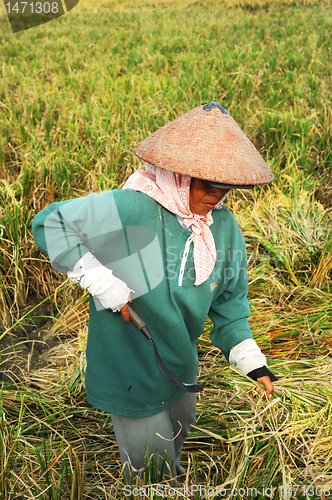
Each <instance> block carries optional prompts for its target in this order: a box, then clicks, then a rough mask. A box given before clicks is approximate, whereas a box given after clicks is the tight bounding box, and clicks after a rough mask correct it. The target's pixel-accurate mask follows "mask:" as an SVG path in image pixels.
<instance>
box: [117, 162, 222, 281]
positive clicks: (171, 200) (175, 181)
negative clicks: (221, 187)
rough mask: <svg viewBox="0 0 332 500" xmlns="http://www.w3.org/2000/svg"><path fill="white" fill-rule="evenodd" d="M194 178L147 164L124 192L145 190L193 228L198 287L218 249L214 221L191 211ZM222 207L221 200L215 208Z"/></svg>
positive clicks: (210, 268) (129, 181)
mask: <svg viewBox="0 0 332 500" xmlns="http://www.w3.org/2000/svg"><path fill="white" fill-rule="evenodd" d="M190 183H191V177H189V176H187V175H182V174H175V173H174V172H169V171H168V170H164V169H162V168H159V167H154V166H153V165H150V164H149V163H145V171H144V170H141V169H138V170H136V172H135V173H134V174H133V175H131V176H130V177H129V179H128V180H127V182H126V183H125V184H124V186H123V188H122V189H135V190H136V191H142V192H143V193H145V194H147V195H148V196H150V197H151V198H153V199H154V200H155V201H157V202H158V203H160V205H162V206H163V207H165V208H166V209H167V210H169V211H170V212H172V213H173V214H175V215H178V216H180V217H182V218H183V219H184V220H183V225H184V226H185V227H186V228H188V229H189V228H192V232H193V241H194V254H193V255H194V264H195V273H196V280H195V285H196V286H198V285H200V284H201V283H204V281H206V280H207V279H208V277H209V276H210V274H211V273H212V270H213V268H214V265H215V261H216V247H215V244H214V239H213V236H212V233H211V231H210V227H209V226H211V224H212V223H213V218H212V215H211V212H209V213H208V214H207V215H197V214H194V213H193V212H191V211H190V206H189V191H190ZM221 207H222V200H221V201H220V202H219V203H218V204H217V205H216V207H215V208H221Z"/></svg>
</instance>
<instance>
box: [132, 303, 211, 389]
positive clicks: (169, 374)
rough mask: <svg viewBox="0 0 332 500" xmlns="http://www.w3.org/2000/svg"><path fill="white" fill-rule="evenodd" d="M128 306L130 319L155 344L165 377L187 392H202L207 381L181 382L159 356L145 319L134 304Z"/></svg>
mask: <svg viewBox="0 0 332 500" xmlns="http://www.w3.org/2000/svg"><path fill="white" fill-rule="evenodd" d="M127 306H128V311H129V317H130V321H131V322H132V323H133V324H134V325H135V326H136V328H138V329H139V330H140V331H141V332H142V333H143V335H145V337H146V338H147V339H148V340H149V341H150V342H151V344H152V345H153V350H154V355H155V358H156V361H157V363H158V366H159V368H160V370H161V371H162V372H163V374H164V375H165V377H167V378H168V380H169V381H170V382H172V384H174V385H175V386H176V387H178V388H179V389H182V390H183V391H186V392H200V391H202V390H203V389H204V387H205V383H203V384H184V383H183V382H181V381H180V380H179V379H178V378H177V377H176V376H175V375H174V374H173V373H172V372H171V371H170V370H169V369H168V368H167V366H165V365H164V363H163V361H162V360H161V358H160V356H159V353H158V351H157V347H156V344H155V343H154V340H153V338H152V335H151V333H150V332H149V330H148V329H147V327H146V325H145V323H144V321H143V320H142V318H141V317H140V316H139V315H138V314H137V312H136V311H135V309H134V308H133V306H132V305H131V304H130V303H129V302H128V303H127Z"/></svg>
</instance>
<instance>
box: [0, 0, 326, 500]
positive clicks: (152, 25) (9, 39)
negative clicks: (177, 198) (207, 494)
mask: <svg viewBox="0 0 332 500" xmlns="http://www.w3.org/2000/svg"><path fill="white" fill-rule="evenodd" d="M0 8H1V9H2V10H1V11H0V13H1V17H0V30H1V35H0V51H1V65H0V126H1V129H0V130H1V134H0V239H1V247H0V311H1V325H2V330H1V331H2V333H0V339H1V338H2V341H5V340H7V341H8V345H9V344H10V342H9V339H10V338H11V336H12V335H14V334H16V333H17V332H18V331H19V329H23V330H24V329H27V328H28V327H29V328H30V327H31V325H32V327H33V325H34V324H35V325H37V324H38V316H40V315H42V316H45V318H44V319H45V321H46V320H48V322H47V323H45V325H44V328H47V329H48V335H50V336H51V335H54V336H55V337H58V338H60V339H61V343H60V344H57V345H55V346H54V347H53V348H52V349H50V351H49V353H47V355H46V361H47V362H48V363H49V364H48V365H47V366H46V367H44V368H39V369H37V368H33V369H31V367H29V364H28V365H27V366H23V365H22V363H18V361H17V360H18V358H19V356H20V355H19V352H20V347H19V346H16V347H15V346H14V347H10V348H8V347H6V349H5V348H4V351H3V356H5V355H6V353H8V352H12V353H13V354H12V355H13V364H12V367H11V368H10V369H9V368H8V367H7V364H6V365H5V364H2V363H3V360H2V359H0V363H1V364H0V367H1V366H2V367H3V368H2V371H3V372H5V374H6V375H7V376H8V377H9V378H10V377H12V378H13V380H15V381H16V384H18V382H17V378H18V377H19V378H20V383H19V384H18V385H19V389H20V390H19V391H12V390H8V388H7V387H6V386H5V387H4V388H3V391H2V393H1V406H0V450H1V451H0V499H2V500H5V499H6V500H7V499H32V498H33V499H35V498H39V499H44V498H45V499H46V498H49V499H52V500H53V499H60V498H62V499H83V498H84V499H87V498H105V499H106V498H107V499H111V498H123V485H124V483H123V480H122V478H121V474H120V473H119V471H120V465H119V464H120V461H119V455H118V451H117V448H116V446H115V439H114V434H113V430H112V426H111V423H110V420H109V419H108V417H107V415H106V414H105V413H103V412H101V411H99V410H96V409H94V408H91V407H90V406H89V405H88V404H87V403H86V401H85V388H84V348H85V342H86V331H87V303H86V295H82V294H81V292H79V291H78V290H77V288H75V287H74V286H73V285H72V284H69V283H65V284H64V285H63V286H62V282H63V281H64V280H63V276H61V275H59V274H57V273H56V272H55V271H53V270H52V269H51V268H50V266H49V265H48V263H47V260H46V259H45V257H44V256H43V255H42V254H41V253H40V252H39V250H38V249H37V247H36V245H35V244H34V242H33V239H32V235H31V221H32V218H33V217H34V214H35V213H36V212H37V211H39V210H40V209H41V208H42V207H43V206H45V205H46V204H47V203H50V202H52V201H55V200H62V199H66V198H68V197H74V196H79V195H82V194H85V193H88V192H91V191H98V190H101V189H110V188H117V187H121V185H122V184H123V182H124V181H125V179H126V178H127V177H128V175H130V173H132V172H133V171H134V170H135V169H136V168H137V167H138V165H139V161H138V159H137V158H136V157H135V156H134V155H133V153H132V150H133V147H134V145H135V144H136V143H137V142H138V141H139V140H141V139H142V138H144V137H145V136H146V135H148V134H149V133H150V132H152V131H154V130H156V129H157V128H159V127H161V126H162V125H164V124H165V123H167V122H168V121H169V120H171V119H173V118H175V117H177V116H178V115H180V114H182V113H184V112H186V111H188V110H189V109H191V108H192V107H194V106H195V105H198V104H200V103H202V102H207V101H210V100H216V101H219V102H221V103H222V104H223V105H224V106H225V107H226V108H227V109H228V110H229V111H230V113H231V114H232V115H233V116H234V118H235V119H236V120H237V121H238V123H239V124H240V125H241V126H242V127H243V129H244V130H245V131H246V133H247V134H248V136H249V137H250V138H251V140H252V141H253V142H254V144H255V145H256V147H257V148H258V149H259V150H260V151H261V153H262V154H263V156H264V157H265V158H266V160H267V161H268V162H269V164H270V166H271V168H272V170H273V172H274V174H275V176H276V181H275V182H274V183H273V184H271V185H270V186H268V187H265V188H260V189H258V188H255V189H254V190H253V192H242V193H241V192H234V193H232V194H231V196H229V197H228V199H227V205H228V206H229V207H230V208H231V209H232V210H233V212H234V213H235V215H236V217H237V220H238V222H239V224H240V227H241V229H242V231H243V233H244V235H245V238H246V242H247V249H248V259H249V279H250V295H249V298H250V303H251V310H252V317H251V318H250V321H251V326H252V329H253V332H254V336H255V338H256V339H257V341H258V342H259V344H260V345H261V347H262V349H263V351H264V352H265V354H266V355H267V356H268V358H269V364H270V365H271V367H272V368H273V370H274V371H275V372H276V374H277V376H279V379H280V382H279V383H278V384H277V390H276V394H275V398H274V399H273V400H272V401H271V402H269V403H266V402H265V401H263V400H262V399H261V398H258V399H257V398H256V399H255V398H254V397H253V396H252V389H253V388H254V386H255V384H253V383H252V381H249V380H247V379H246V378H245V377H243V376H242V375H240V374H238V373H237V372H236V371H234V369H233V368H231V367H230V366H228V365H227V363H226V362H224V361H223V360H222V359H221V358H220V355H219V353H218V350H217V349H215V348H214V347H213V346H211V344H210V342H209V339H208V332H209V328H210V324H209V323H207V328H206V331H205V333H204V335H203V336H202V338H201V340H200V343H199V349H200V356H201V373H200V377H201V379H205V380H206V382H207V386H208V389H206V391H204V393H203V395H202V396H201V398H200V400H199V404H198V419H197V422H196V427H195V428H194V429H193V432H192V435H191V438H190V439H189V440H188V443H187V445H186V449H185V453H184V460H185V461H186V462H187V465H188V470H189V471H190V474H191V475H192V476H193V477H194V478H195V480H196V483H197V484H201V485H204V486H205V487H208V486H211V487H215V486H216V485H219V486H221V485H224V487H225V488H227V489H228V490H229V489H230V488H232V487H234V488H251V487H257V488H258V489H259V490H260V492H261V493H260V494H258V495H257V496H256V497H255V498H264V495H263V493H262V488H263V486H266V487H267V486H270V485H272V486H275V487H279V486H286V485H292V486H293V487H295V485H314V486H316V485H322V484H325V485H331V494H332V453H331V436H332V427H331V404H332V385H331V372H332V364H331V349H332V305H331V285H332V283H331V271H332V231H331V227H332V224H331V221H332V203H331V200H332V180H331V174H332V146H331V144H332V140H331V136H332V111H331V93H332V65H331V43H330V37H331V28H332V14H331V5H330V2H324V1H318V0H302V1H301V0H275V1H273V2H272V1H270V0H225V1H224V2H222V1H216V0H201V1H192V0H163V1H160V2H157V1H153V0H145V1H144V0H126V1H123V2H119V1H118V0H102V1H100V2H99V3H98V4H96V2H92V1H91V0H86V1H82V0H81V2H80V3H79V5H78V6H77V7H76V8H75V9H73V10H72V11H71V12H70V13H69V14H68V15H66V16H63V17H61V18H60V19H58V20H57V21H54V22H52V23H49V24H45V25H43V26H40V27H38V28H34V29H31V30H28V31H26V32H22V33H17V34H15V35H13V34H12V33H11V32H10V26H9V23H8V20H7V18H6V16H5V13H4V9H3V7H2V6H1V7H0ZM45 299H46V300H45ZM42 301H44V303H43V304H42V306H43V307H44V306H45V307H46V309H45V311H44V312H42V313H41V312H40V307H41V306H38V304H39V303H40V302H42ZM34 307H36V309H34ZM38 307H39V308H38ZM39 319H40V318H39ZM29 322H30V323H29ZM29 325H30V326H29ZM32 327H31V328H32ZM36 329H37V330H38V328H37V326H36ZM31 352H32V351H31ZM31 356H32V354H31ZM151 480H153V478H152V479H151ZM310 491H311V490H310ZM310 491H309V493H310ZM326 491H327V490H326ZM293 493H294V491H293ZM314 493H315V494H316V497H317V498H324V495H323V496H321V494H320V491H319V492H318V493H317V492H314ZM322 494H323V493H322ZM229 495H230V493H229ZM274 495H275V496H274V498H284V499H286V498H290V497H291V496H292V495H288V496H287V491H283V492H281V490H279V489H277V490H276V492H275V493H274ZM292 497H293V498H299V499H300V498H303V499H305V498H309V497H310V495H309V496H308V493H307V492H306V491H304V492H303V491H302V490H301V489H299V490H298V491H297V492H296V493H294V494H293V496H292ZM312 497H314V496H311V497H310V498H312ZM325 497H328V495H325ZM197 498H198V497H197ZM224 498H225V497H224ZM230 498H238V499H240V498H241V496H240V495H238V496H235V495H233V496H230ZM248 498H249V496H248Z"/></svg>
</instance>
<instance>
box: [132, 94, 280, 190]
mask: <svg viewBox="0 0 332 500" xmlns="http://www.w3.org/2000/svg"><path fill="white" fill-rule="evenodd" d="M134 153H135V154H136V155H137V156H138V157H139V158H141V159H142V160H144V161H146V162H148V163H150V164H152V165H154V166H156V167H161V168H164V169H166V170H170V171H172V172H177V173H180V174H186V175H189V176H190V177H197V178H200V179H204V180H208V181H214V182H220V183H223V184H231V185H244V186H253V185H256V184H267V183H268V182H271V181H273V179H274V176H273V174H272V172H271V170H270V168H269V167H268V166H267V164H266V163H265V161H264V160H263V158H262V156H261V155H260V154H259V152H258V151H257V149H256V148H255V146H254V145H253V144H252V142H251V141H250V140H249V139H248V137H247V136H246V134H245V133H244V132H243V130H242V129H241V127H240V126H239V125H238V124H237V123H236V121H235V120H234V118H232V117H231V115H230V114H229V113H228V112H227V111H226V109H225V108H224V107H223V106H221V105H220V104H218V103H216V102H210V103H208V104H205V105H203V104H202V105H201V106H197V107H196V108H194V109H192V110H191V111H188V113H185V114H184V115H182V116H179V118H176V119H175V120H173V121H171V122H169V123H167V124H166V125H164V126H163V127H162V128H160V129H159V130H156V132H153V134H151V135H149V136H148V137H146V138H145V139H143V141H141V142H140V143H139V144H137V146H136V147H135V149H134Z"/></svg>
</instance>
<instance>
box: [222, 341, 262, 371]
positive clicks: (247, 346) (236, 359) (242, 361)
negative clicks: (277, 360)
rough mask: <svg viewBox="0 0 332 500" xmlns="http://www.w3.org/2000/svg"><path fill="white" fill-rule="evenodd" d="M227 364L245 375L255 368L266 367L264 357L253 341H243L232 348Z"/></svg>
mask: <svg viewBox="0 0 332 500" xmlns="http://www.w3.org/2000/svg"><path fill="white" fill-rule="evenodd" d="M229 362H230V363H231V364H232V365H234V366H236V368H237V369H238V370H240V371H241V372H242V373H244V374H245V375H247V373H250V372H251V371H253V370H256V369H257V368H261V367H262V366H267V363H266V357H265V356H264V354H263V353H262V351H261V350H260V348H259V347H258V345H257V344H256V342H255V341H254V339H246V340H243V341H242V342H240V343H239V344H237V345H236V346H235V347H233V349H231V352H230V353H229Z"/></svg>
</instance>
